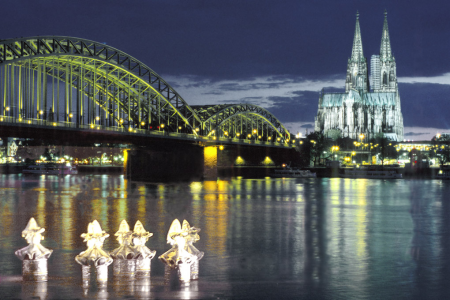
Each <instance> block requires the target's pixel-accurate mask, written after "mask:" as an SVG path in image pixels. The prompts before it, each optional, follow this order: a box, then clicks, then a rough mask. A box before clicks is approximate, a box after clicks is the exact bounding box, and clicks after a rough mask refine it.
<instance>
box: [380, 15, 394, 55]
mask: <svg viewBox="0 0 450 300" xmlns="http://www.w3.org/2000/svg"><path fill="white" fill-rule="evenodd" d="M380 60H381V61H387V60H392V51H391V42H390V40H389V28H388V21H387V11H386V10H384V24H383V34H382V36H381V46H380Z"/></svg>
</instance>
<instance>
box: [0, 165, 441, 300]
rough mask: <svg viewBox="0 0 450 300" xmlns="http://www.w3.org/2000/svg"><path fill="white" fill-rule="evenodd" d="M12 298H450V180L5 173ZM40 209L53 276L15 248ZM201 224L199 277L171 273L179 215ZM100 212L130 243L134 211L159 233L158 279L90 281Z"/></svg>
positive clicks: (6, 279) (4, 244) (3, 270)
mask: <svg viewBox="0 0 450 300" xmlns="http://www.w3.org/2000/svg"><path fill="white" fill-rule="evenodd" d="M0 186H1V189H0V197H1V201H0V298H2V299H8V298H13V299H14V298H21V299H24V298H32V297H41V298H47V299H147V298H150V299H442V298H447V297H448V295H450V238H449V235H450V199H449V195H450V182H448V181H447V182H446V181H440V180H405V179H404V180H369V179H340V178H317V179H316V178H314V179H271V178H265V179H242V178H231V179H225V180H217V181H203V182H187V183H173V184H170V183H164V184H156V183H144V182H130V181H128V180H126V179H124V177H123V176H121V175H90V176H83V175H75V176H73V175H72V176H64V177H58V176H44V175H42V176H23V175H20V174H11V175H0ZM31 217H34V218H35V219H36V221H37V223H38V224H39V226H41V227H44V228H45V232H44V237H45V239H44V240H43V241H42V245H44V246H45V247H47V248H50V249H53V254H52V256H51V257H50V259H49V261H48V270H49V281H48V282H47V283H45V284H25V283H22V281H21V261H20V260H19V259H18V258H16V257H15V255H14V251H16V250H17V249H19V248H22V247H24V246H26V245H27V244H26V241H25V240H24V239H23V238H22V237H21V232H22V230H23V229H24V228H25V226H26V225H27V222H28V220H29V219H30V218H31ZM175 218H178V219H179V220H180V221H182V220H183V219H186V220H187V221H189V223H190V224H191V226H195V227H199V228H201V232H200V241H198V242H197V243H196V244H195V246H196V247H197V248H198V249H199V250H201V251H204V252H205V256H204V258H203V259H202V260H201V261H200V278H199V280H198V281H196V282H193V283H191V285H190V286H181V285H179V284H178V282H177V281H176V280H173V278H172V280H171V281H170V282H169V283H168V282H167V281H165V280H164V276H165V274H164V265H163V263H162V262H160V261H159V260H157V256H159V255H161V254H162V253H164V252H165V251H167V250H168V249H169V248H170V247H169V245H168V244H167V243H166V235H167V231H168V229H169V227H170V224H171V222H172V221H173V220H174V219H175ZM94 219H96V220H98V221H99V223H100V225H101V226H102V228H103V230H105V231H106V232H107V233H109V234H110V237H109V238H108V239H107V240H106V242H105V245H104V249H106V250H108V251H110V250H112V249H114V248H116V247H118V243H117V241H116V240H115V236H114V233H115V232H116V231H117V230H118V228H119V223H120V222H121V221H122V220H124V219H125V220H127V222H128V223H129V224H130V226H131V227H133V226H134V223H135V222H136V221H137V220H140V221H141V222H142V223H143V225H144V227H145V229H146V230H148V231H150V232H152V233H153V237H151V238H150V239H149V241H148V242H147V246H148V247H149V248H150V249H152V250H156V251H157V254H156V257H155V258H154V259H153V260H152V271H151V280H150V281H148V282H146V283H144V284H142V285H140V284H138V283H137V282H135V283H133V282H131V283H123V284H120V285H119V284H117V283H114V280H113V276H112V266H110V278H109V282H108V287H107V288H106V289H101V288H98V287H97V286H96V283H95V280H94V281H93V282H92V285H91V286H90V287H89V288H88V289H83V287H82V286H81V268H80V266H79V265H78V264H77V263H76V262H75V260H74V257H75V256H76V255H77V254H79V253H80V252H81V251H84V250H85V249H86V244H85V243H84V242H83V239H82V238H81V237H80V235H81V234H82V233H84V232H86V231H87V225H88V223H89V222H91V221H93V220H94Z"/></svg>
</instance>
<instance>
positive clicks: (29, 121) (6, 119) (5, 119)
mask: <svg viewBox="0 0 450 300" xmlns="http://www.w3.org/2000/svg"><path fill="white" fill-rule="evenodd" d="M0 123H14V124H23V125H25V126H30V125H31V126H33V125H38V126H47V127H60V128H61V127H63V128H74V129H86V130H105V131H114V132H122V133H129V134H134V133H138V134H143V135H153V136H169V137H176V138H182V139H197V140H203V141H215V142H227V143H243V144H255V145H268V146H277V147H293V145H291V144H286V143H279V142H276V141H275V142H272V141H262V140H254V139H253V140H252V139H239V138H236V137H233V138H229V137H213V136H209V137H206V136H196V135H194V134H189V133H178V132H167V131H164V130H161V131H159V130H158V131H157V130H148V129H140V128H131V129H127V128H125V127H118V126H104V125H98V124H90V125H89V124H77V123H76V122H66V121H58V122H54V121H50V120H41V119H33V118H21V117H12V116H5V115H0Z"/></svg>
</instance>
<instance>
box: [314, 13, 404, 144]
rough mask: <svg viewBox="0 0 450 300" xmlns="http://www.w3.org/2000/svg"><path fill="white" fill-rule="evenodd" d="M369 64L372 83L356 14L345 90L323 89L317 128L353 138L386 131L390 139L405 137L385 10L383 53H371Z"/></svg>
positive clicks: (381, 50) (382, 38) (382, 40)
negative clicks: (339, 91) (342, 91)
mask: <svg viewBox="0 0 450 300" xmlns="http://www.w3.org/2000/svg"><path fill="white" fill-rule="evenodd" d="M370 67H371V78H370V79H371V80H370V81H371V82H370V83H371V84H369V76H368V65H367V59H366V58H365V57H364V54H363V48H362V40H361V31H360V28H359V14H357V17H356V28H355V36H354V39H353V48H352V56H351V58H349V60H348V65H347V77H346V81H345V93H324V92H322V93H321V95H320V98H319V108H318V111H317V116H316V118H315V131H320V132H324V133H325V134H327V132H328V131H329V130H338V131H340V132H341V133H342V136H343V137H347V136H348V137H350V138H357V137H358V136H359V135H360V134H361V133H363V134H365V135H366V136H374V135H376V134H379V133H384V135H385V136H387V137H388V138H390V139H393V140H398V141H401V140H403V116H402V113H401V108H400V94H399V92H398V84H397V68H396V62H395V58H394V56H393V55H392V51H391V43H390V40H389V30H388V23H387V13H386V12H385V17H384V24H383V34H382V37H381V47H380V55H372V58H371V61H370ZM371 86H372V87H371ZM371 88H372V89H371Z"/></svg>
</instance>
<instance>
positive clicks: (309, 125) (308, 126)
mask: <svg viewBox="0 0 450 300" xmlns="http://www.w3.org/2000/svg"><path fill="white" fill-rule="evenodd" d="M300 127H301V128H313V127H314V126H313V125H312V124H304V125H302V126H300Z"/></svg>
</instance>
